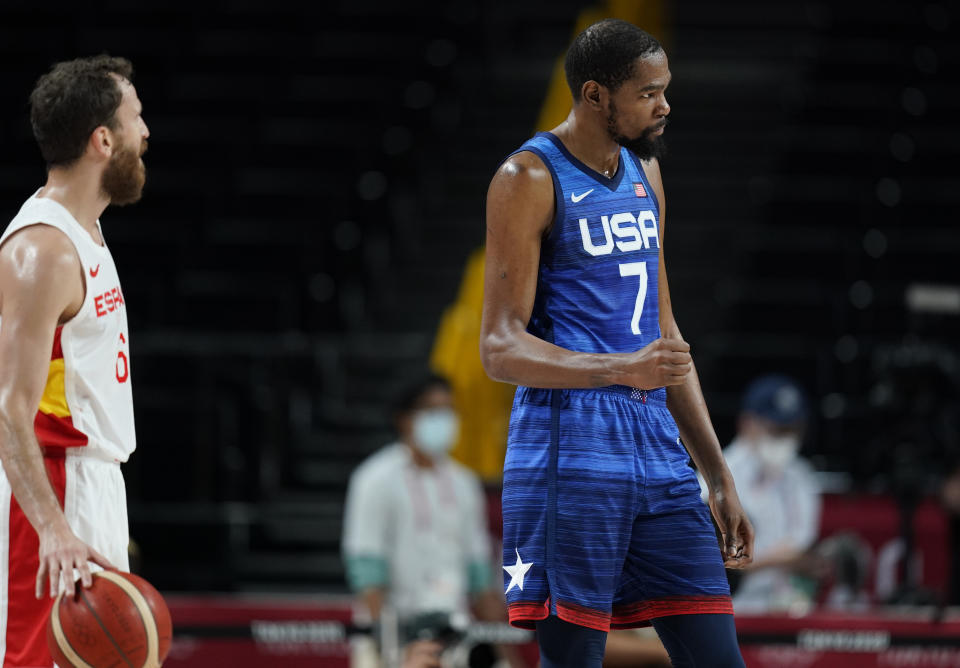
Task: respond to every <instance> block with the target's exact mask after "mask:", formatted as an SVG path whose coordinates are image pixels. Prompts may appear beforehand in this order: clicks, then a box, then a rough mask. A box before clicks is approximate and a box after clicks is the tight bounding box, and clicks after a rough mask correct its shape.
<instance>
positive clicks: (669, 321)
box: [644, 159, 753, 568]
mask: <svg viewBox="0 0 960 668" xmlns="http://www.w3.org/2000/svg"><path fill="white" fill-rule="evenodd" d="M644 168H645V170H646V173H647V178H648V179H649V180H650V186H651V187H652V188H653V189H654V191H655V192H656V194H657V200H658V201H659V203H660V267H659V274H658V286H659V295H658V299H659V306H660V330H661V332H662V333H663V336H664V337H669V338H671V339H680V340H682V339H683V336H682V335H681V333H680V328H679V327H678V326H677V321H676V319H675V318H674V317H673V305H672V303H671V301H670V287H669V285H668V283H667V269H666V265H665V264H664V258H663V243H664V228H665V221H666V198H665V197H664V190H663V179H662V177H661V175H660V165H659V164H658V163H657V161H656V160H655V159H654V160H650V161H648V162H645V163H644ZM690 364H691V371H690V373H689V374H688V375H687V376H686V377H685V379H684V381H683V382H682V383H679V384H676V385H673V386H671V387H668V388H667V407H668V408H669V409H670V413H671V415H673V418H674V420H676V423H677V429H678V430H679V431H680V438H681V439H682V440H683V443H684V444H685V445H686V447H687V451H688V452H689V453H690V456H691V457H693V461H694V462H695V463H696V465H697V469H698V470H699V471H700V472H701V473H702V475H703V477H704V479H705V480H706V481H707V486H708V488H709V490H710V496H709V501H710V510H711V511H712V512H713V515H714V518H715V519H716V521H717V523H718V525H719V526H720V532H721V534H722V536H723V540H724V546H723V557H724V565H725V566H727V567H728V568H743V567H745V566H747V565H748V564H749V563H750V562H751V560H752V556H751V555H752V554H753V527H752V526H751V524H750V521H749V520H748V519H747V517H746V514H745V513H744V512H743V508H742V506H741V505H740V499H739V497H738V496H737V491H736V488H735V487H734V484H733V476H732V475H731V474H730V469H729V468H727V464H726V462H725V461H724V459H723V454H722V452H721V447H720V441H719V439H718V438H717V434H716V432H715V431H714V429H713V423H712V422H711V421H710V413H709V411H708V410H707V403H706V401H704V398H703V390H702V389H701V388H700V378H699V376H698V375H697V370H696V367H694V366H693V360H692V359H691V362H690Z"/></svg>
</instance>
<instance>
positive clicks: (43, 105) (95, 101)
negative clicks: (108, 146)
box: [30, 54, 133, 167]
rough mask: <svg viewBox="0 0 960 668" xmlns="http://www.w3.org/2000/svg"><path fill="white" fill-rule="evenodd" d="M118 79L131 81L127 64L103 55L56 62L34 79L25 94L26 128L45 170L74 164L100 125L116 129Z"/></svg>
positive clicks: (119, 95)
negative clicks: (27, 108) (27, 103)
mask: <svg viewBox="0 0 960 668" xmlns="http://www.w3.org/2000/svg"><path fill="white" fill-rule="evenodd" d="M118 76H119V77H122V78H124V79H127V80H128V81H132V80H133V65H131V64H130V61H129V60H127V59H126V58H114V57H111V56H108V55H106V54H103V55H100V56H91V57H88V58H77V59H75V60H68V61H65V62H62V63H56V64H55V65H54V66H53V67H52V68H50V71H49V72H47V73H46V74H44V75H43V76H41V77H40V78H39V79H37V84H36V85H35V86H34V87H33V92H32V93H30V124H31V125H32V126H33V136H34V137H36V139H37V144H38V145H39V146H40V153H41V154H42V155H43V159H44V160H46V161H47V166H49V167H53V166H60V167H67V166H69V165H70V164H72V163H74V162H76V161H77V160H78V159H79V158H80V156H82V155H83V152H84V150H86V146H87V141H88V140H89V139H90V133H92V132H93V131H94V130H95V129H96V128H98V127H100V126H101V125H104V126H106V127H108V128H110V129H111V130H113V129H116V112H117V107H119V106H120V101H121V99H122V97H123V92H122V91H121V89H120V86H119V85H118V82H117V77H118Z"/></svg>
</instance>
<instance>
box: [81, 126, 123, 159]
mask: <svg viewBox="0 0 960 668" xmlns="http://www.w3.org/2000/svg"><path fill="white" fill-rule="evenodd" d="M115 144H116V140H115V139H114V137H113V133H112V132H110V128H108V127H106V126H104V125H98V126H97V127H96V128H94V130H93V132H92V133H90V141H89V142H88V144H87V149H88V150H90V151H92V152H93V155H94V156H96V157H97V158H98V159H102V160H109V159H110V156H112V155H113V149H114V146H115Z"/></svg>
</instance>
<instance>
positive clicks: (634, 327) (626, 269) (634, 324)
mask: <svg viewBox="0 0 960 668" xmlns="http://www.w3.org/2000/svg"><path fill="white" fill-rule="evenodd" d="M620 275H621V276H639V277H640V289H639V290H638V291H637V303H636V305H635V306H634V307H633V318H632V319H631V320H630V331H631V332H633V333H634V334H636V335H639V334H640V315H641V314H642V313H643V302H644V300H645V299H646V298H647V263H646V262H627V263H626V264H621V265H620Z"/></svg>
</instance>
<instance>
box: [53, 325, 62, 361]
mask: <svg viewBox="0 0 960 668" xmlns="http://www.w3.org/2000/svg"><path fill="white" fill-rule="evenodd" d="M62 333H63V325H60V326H59V327H57V329H56V330H55V331H54V332H53V349H52V350H51V351H50V359H51V360H62V359H63V344H62V343H61V342H60V336H61V334H62Z"/></svg>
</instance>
